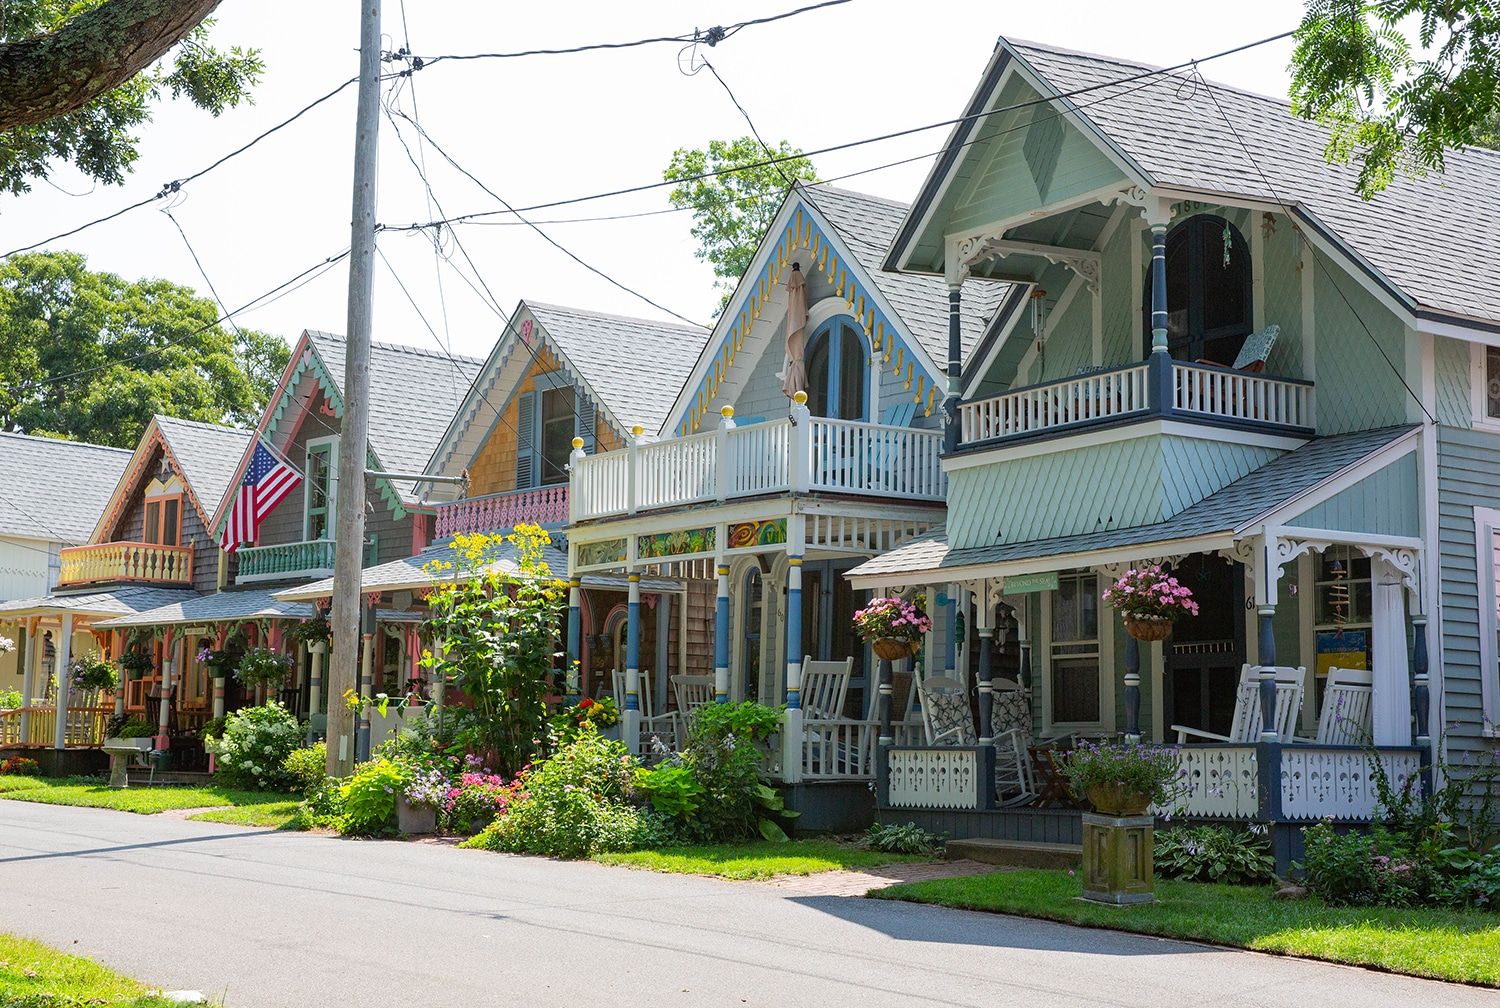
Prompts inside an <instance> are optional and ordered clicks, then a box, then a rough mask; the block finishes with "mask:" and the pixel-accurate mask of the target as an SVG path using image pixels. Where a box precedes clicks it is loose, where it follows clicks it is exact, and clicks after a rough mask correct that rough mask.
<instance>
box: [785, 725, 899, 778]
mask: <svg viewBox="0 0 1500 1008" xmlns="http://www.w3.org/2000/svg"><path fill="white" fill-rule="evenodd" d="M879 730H880V725H879V723H878V722H875V721H855V720H851V719H846V718H837V719H828V720H824V719H809V720H806V721H804V722H802V779H803V780H805V781H813V780H874V778H875V737H876V734H877V733H878V732H879Z"/></svg>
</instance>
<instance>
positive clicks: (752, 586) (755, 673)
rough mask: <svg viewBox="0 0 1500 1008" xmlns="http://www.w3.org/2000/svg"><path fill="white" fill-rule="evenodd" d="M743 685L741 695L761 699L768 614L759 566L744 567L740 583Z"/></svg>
mask: <svg viewBox="0 0 1500 1008" xmlns="http://www.w3.org/2000/svg"><path fill="white" fill-rule="evenodd" d="M741 589H742V590H741V594H740V606H741V609H740V612H741V613H742V614H743V615H742V618H743V624H742V626H741V627H740V685H741V688H742V689H743V691H744V692H743V696H742V699H745V700H756V701H759V700H760V678H761V676H760V663H761V628H762V626H763V622H762V621H763V619H764V614H765V595H766V582H765V578H764V577H763V576H762V575H761V572H760V568H759V567H758V566H755V567H750V568H748V569H747V570H746V571H745V577H744V581H743V583H742V585H741Z"/></svg>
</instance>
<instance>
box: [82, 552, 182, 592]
mask: <svg viewBox="0 0 1500 1008" xmlns="http://www.w3.org/2000/svg"><path fill="white" fill-rule="evenodd" d="M60 559H61V564H62V569H61V571H60V572H59V575H58V582H59V583H60V584H64V585H79V584H95V583H99V582H105V581H146V582H152V583H155V584H183V585H185V584H192V582H193V548H192V547H191V546H160V545H157V544H155V543H138V542H110V543H94V544H92V545H89V546H69V547H67V548H66V549H64V550H63V551H62V553H61V557H60Z"/></svg>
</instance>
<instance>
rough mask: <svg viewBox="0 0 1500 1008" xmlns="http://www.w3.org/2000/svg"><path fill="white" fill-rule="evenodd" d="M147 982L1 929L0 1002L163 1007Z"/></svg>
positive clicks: (30, 1007)
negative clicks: (147, 986)
mask: <svg viewBox="0 0 1500 1008" xmlns="http://www.w3.org/2000/svg"><path fill="white" fill-rule="evenodd" d="M171 1003H172V1002H170V1001H164V1000H163V999H161V998H158V997H152V996H150V995H149V994H147V988H146V986H145V984H142V983H139V982H137V981H135V980H132V979H130V978H129V977H125V976H121V975H120V974H118V973H116V972H115V971H114V970H112V969H109V968H108V967H106V966H100V965H99V964H98V963H96V962H94V961H93V960H91V959H84V958H82V957H80V956H75V955H68V954H67V953H65V952H59V951H57V950H56V949H54V948H50V947H48V946H46V945H43V944H41V943H40V942H34V941H30V940H29V939H26V938H20V937H17V936H16V935H12V934H4V933H0V1005H10V1004H15V1005H24V1006H25V1008H82V1006H84V1005H99V1006H103V1008H165V1006H168V1005H170V1004H171Z"/></svg>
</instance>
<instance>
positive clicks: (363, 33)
mask: <svg viewBox="0 0 1500 1008" xmlns="http://www.w3.org/2000/svg"><path fill="white" fill-rule="evenodd" d="M359 22H360V24H359V105H358V109H357V112H356V118H355V127H354V201H353V204H354V205H353V216H352V217H351V219H350V226H349V232H350V233H349V323H348V328H347V331H346V339H347V343H346V345H345V349H344V418H343V426H342V429H341V431H340V437H339V466H338V483H337V490H336V493H337V506H338V516H337V523H336V525H335V544H334V561H333V613H332V617H331V619H332V621H333V655H332V659H331V661H330V662H329V667H328V772H329V773H330V774H331V775H333V776H335V777H345V776H347V775H348V774H349V772H350V771H351V770H352V769H353V766H354V759H355V752H356V738H355V728H354V720H353V718H351V717H350V716H349V713H348V709H347V708H346V707H345V706H344V700H343V697H344V694H345V692H346V691H348V690H351V689H353V688H354V684H355V682H356V678H357V676H358V674H359V660H360V623H361V620H360V617H361V611H362V609H363V606H364V597H363V594H362V593H361V592H360V584H359V581H360V568H361V567H362V561H363V559H364V552H365V549H364V545H365V454H366V452H367V450H368V446H369V443H370V328H371V321H372V318H371V317H372V314H373V311H372V301H373V299H374V278H375V181H376V176H377V172H378V167H379V165H378V154H379V138H380V0H359Z"/></svg>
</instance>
